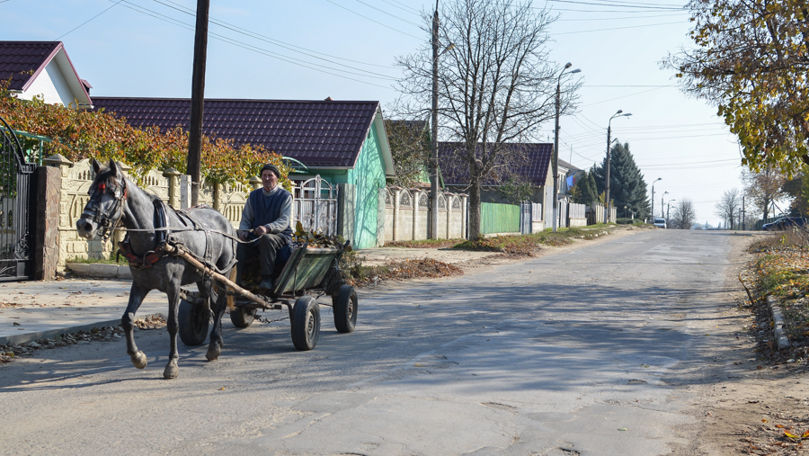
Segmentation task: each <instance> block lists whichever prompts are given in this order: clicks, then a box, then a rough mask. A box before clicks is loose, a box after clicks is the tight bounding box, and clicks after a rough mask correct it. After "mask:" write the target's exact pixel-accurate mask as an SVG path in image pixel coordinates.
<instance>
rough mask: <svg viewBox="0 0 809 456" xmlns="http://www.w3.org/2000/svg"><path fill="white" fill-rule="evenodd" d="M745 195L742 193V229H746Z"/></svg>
mask: <svg viewBox="0 0 809 456" xmlns="http://www.w3.org/2000/svg"><path fill="white" fill-rule="evenodd" d="M744 216H745V213H744V195H742V231H744V230H745V220H744Z"/></svg>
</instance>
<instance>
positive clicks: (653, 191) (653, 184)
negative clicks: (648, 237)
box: [651, 177, 663, 221]
mask: <svg viewBox="0 0 809 456" xmlns="http://www.w3.org/2000/svg"><path fill="white" fill-rule="evenodd" d="M661 180H663V178H662V177H658V178H657V179H655V180H653V181H652V211H651V214H652V221H654V218H655V183H656V182H657V181H661Z"/></svg>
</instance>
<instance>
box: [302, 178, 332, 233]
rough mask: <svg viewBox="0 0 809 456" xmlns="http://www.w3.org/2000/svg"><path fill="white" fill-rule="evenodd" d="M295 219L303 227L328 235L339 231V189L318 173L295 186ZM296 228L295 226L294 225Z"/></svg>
mask: <svg viewBox="0 0 809 456" xmlns="http://www.w3.org/2000/svg"><path fill="white" fill-rule="evenodd" d="M293 197H294V198H293V199H292V202H293V205H294V206H293V212H294V213H295V214H294V219H295V221H299V222H301V225H302V226H303V229H305V230H307V231H311V232H315V231H317V232H320V233H322V234H325V235H327V236H333V235H335V234H336V233H337V190H336V189H335V188H334V186H332V185H331V184H329V183H328V182H327V181H325V180H323V178H321V177H320V175H317V176H315V177H313V178H311V179H309V180H305V181H302V182H300V183H297V185H295V188H293ZM293 228H294V227H293Z"/></svg>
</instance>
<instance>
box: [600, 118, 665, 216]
mask: <svg viewBox="0 0 809 456" xmlns="http://www.w3.org/2000/svg"><path fill="white" fill-rule="evenodd" d="M631 115H632V113H631V112H624V111H623V110H622V109H619V110H618V111H616V112H615V114H613V115H612V117H610V120H609V122H607V173H606V174H605V181H606V182H605V183H604V188H605V191H604V196H605V197H604V204H605V205H606V208H605V211H604V223H607V222H609V219H610V215H609V214H610V127H611V124H612V119H614V118H616V117H628V116H631ZM652 215H654V213H652Z"/></svg>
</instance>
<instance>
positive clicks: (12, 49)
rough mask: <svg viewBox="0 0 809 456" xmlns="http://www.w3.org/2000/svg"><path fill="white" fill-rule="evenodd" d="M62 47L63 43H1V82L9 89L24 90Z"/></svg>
mask: <svg viewBox="0 0 809 456" xmlns="http://www.w3.org/2000/svg"><path fill="white" fill-rule="evenodd" d="M61 47H62V42H61V41H0V81H6V80H8V79H11V84H10V85H9V89H11V90H24V89H25V88H26V85H27V83H28V81H29V80H31V79H33V76H35V75H36V74H37V73H38V72H39V71H41V70H42V68H44V67H45V64H47V62H49V61H50V59H51V58H52V57H53V56H54V55H55V54H56V52H58V51H59V49H60V48H61Z"/></svg>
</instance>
